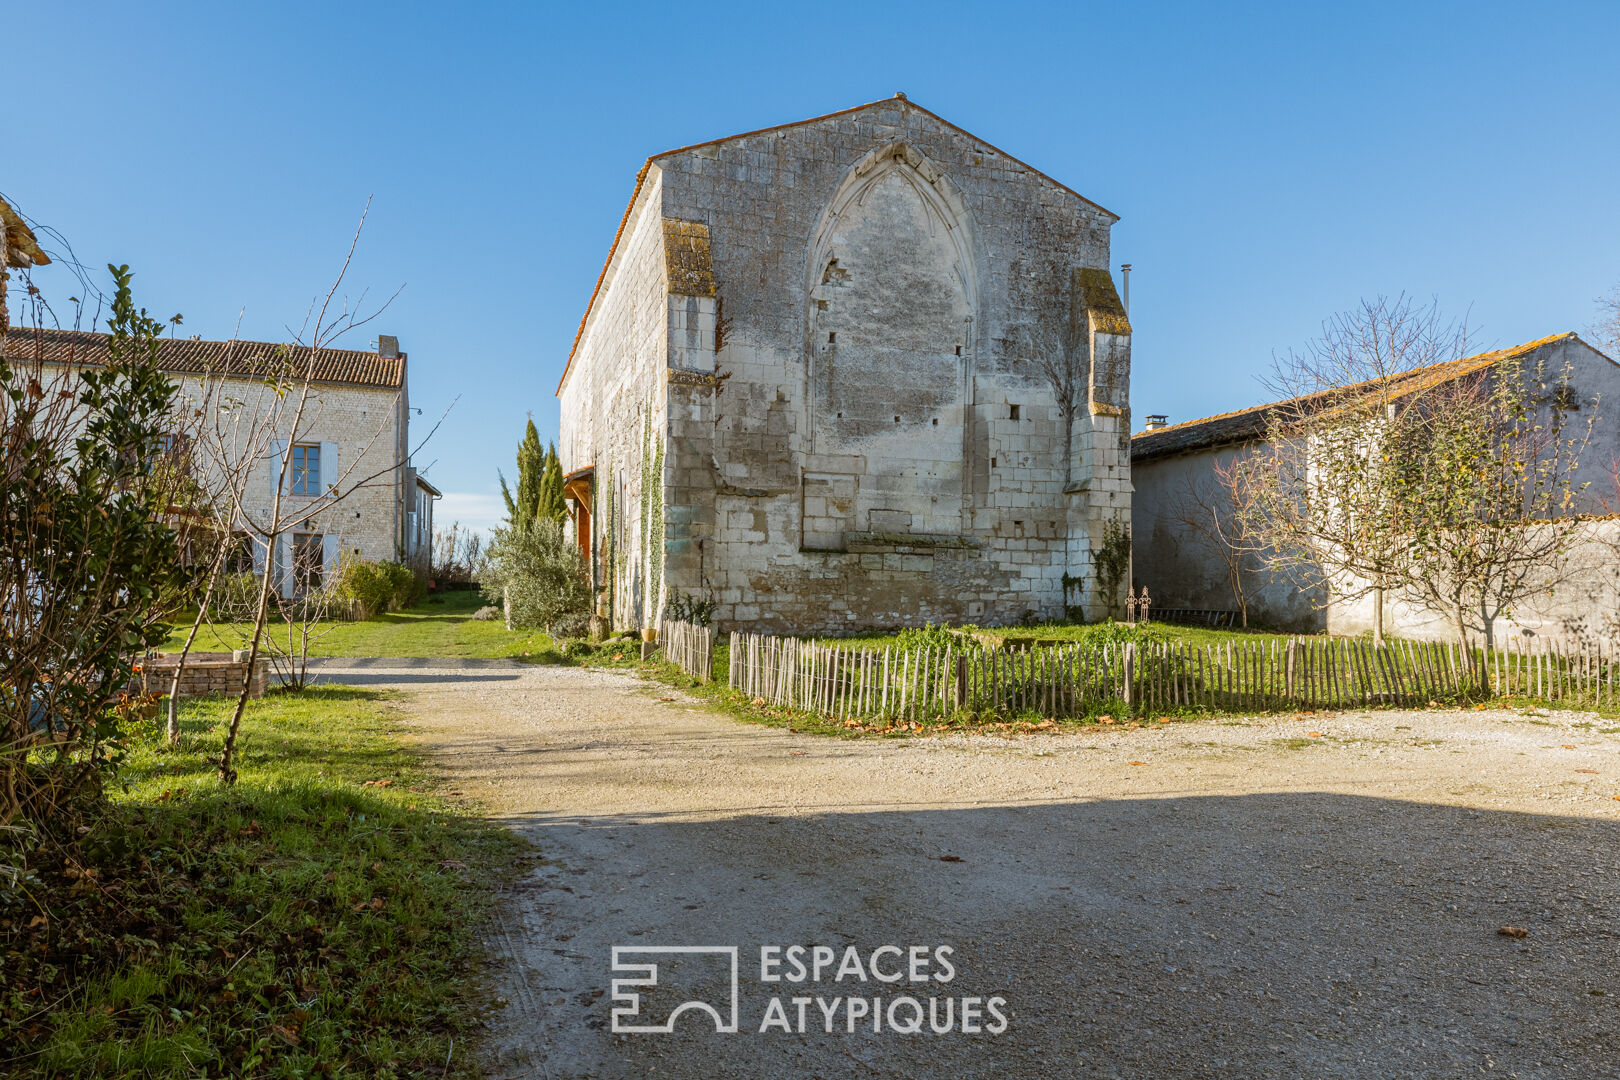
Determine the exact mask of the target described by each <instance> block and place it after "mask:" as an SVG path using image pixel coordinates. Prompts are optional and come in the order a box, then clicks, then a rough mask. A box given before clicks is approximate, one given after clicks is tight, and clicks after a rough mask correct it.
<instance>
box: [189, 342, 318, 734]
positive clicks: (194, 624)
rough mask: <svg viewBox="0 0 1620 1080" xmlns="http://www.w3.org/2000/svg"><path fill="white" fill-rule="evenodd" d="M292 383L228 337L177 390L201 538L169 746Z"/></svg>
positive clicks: (281, 368) (275, 364)
mask: <svg viewBox="0 0 1620 1080" xmlns="http://www.w3.org/2000/svg"><path fill="white" fill-rule="evenodd" d="M290 383H291V378H290V374H289V371H288V358H287V356H286V354H284V353H282V354H277V355H274V356H271V357H269V358H257V357H256V358H254V359H252V360H246V361H245V354H244V352H243V350H242V349H241V348H240V346H239V342H238V340H237V338H236V337H235V336H233V337H232V339H231V340H230V341H228V342H226V344H225V349H224V351H223V356H222V357H221V358H220V360H219V361H217V362H215V363H213V364H211V365H210V366H209V367H208V368H207V369H205V370H204V371H203V372H202V374H201V375H200V376H199V377H198V378H197V379H196V380H195V381H194V382H185V383H182V386H181V390H180V394H179V397H178V403H177V410H176V411H177V413H178V414H180V415H182V416H187V417H189V418H190V419H189V421H188V423H187V425H186V431H187V439H188V442H187V445H186V451H185V453H186V458H187V461H186V468H187V472H188V473H189V474H190V475H191V476H193V477H194V478H195V482H196V485H197V496H196V503H195V513H196V515H197V516H198V517H199V518H200V519H201V522H200V524H201V525H202V530H201V531H202V533H203V535H202V537H201V542H200V543H199V544H197V545H195V546H196V547H197V548H200V549H201V552H200V553H201V554H202V556H203V558H202V568H201V572H200V573H199V574H198V575H197V576H196V578H195V592H194V594H193V595H194V598H195V600H196V604H197V610H196V613H195V615H194V616H193V618H192V621H191V626H190V627H189V628H188V630H187V632H186V640H185V643H184V644H183V645H182V646H181V649H180V654H179V656H178V657H177V658H176V661H175V665H174V675H173V678H172V680H171V683H170V688H169V703H168V717H167V724H166V728H167V732H166V733H167V736H168V740H169V741H170V742H171V743H172V742H175V741H176V740H178V739H179V737H180V704H179V690H180V685H181V680H182V678H183V677H184V675H185V669H186V663H187V661H188V659H189V658H190V655H191V650H192V647H193V646H194V645H195V644H196V641H197V635H198V632H199V631H200V630H201V628H202V625H203V623H204V622H205V621H207V620H208V618H209V614H210V612H211V611H212V610H213V608H214V607H215V606H216V605H215V598H216V595H217V591H218V589H219V585H220V581H221V579H222V578H223V577H224V575H225V574H226V573H227V572H228V571H229V570H230V569H231V568H232V566H233V561H234V560H235V559H236V558H237V557H238V555H239V554H240V553H241V551H242V542H243V541H245V540H246V535H245V534H244V533H243V532H242V529H243V527H244V523H243V518H244V499H245V494H246V491H247V487H248V480H249V477H250V475H252V473H253V471H254V467H255V466H256V465H257V463H258V462H260V461H261V460H263V459H264V457H265V455H266V453H267V452H268V450H269V448H270V446H271V442H272V439H273V438H274V436H275V433H276V431H277V429H278V426H279V422H280V418H281V412H282V408H283V406H284V405H285V403H286V400H287V399H286V392H287V389H288V387H289V385H290ZM210 529H211V532H210V531H208V530H210Z"/></svg>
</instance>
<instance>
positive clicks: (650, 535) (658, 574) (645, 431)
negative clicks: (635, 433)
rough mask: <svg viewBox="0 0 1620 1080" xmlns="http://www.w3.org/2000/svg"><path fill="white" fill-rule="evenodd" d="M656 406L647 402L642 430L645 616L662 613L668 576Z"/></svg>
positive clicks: (661, 451)
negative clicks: (661, 590) (655, 434)
mask: <svg viewBox="0 0 1620 1080" xmlns="http://www.w3.org/2000/svg"><path fill="white" fill-rule="evenodd" d="M652 418H653V408H652V404H651V402H649V403H648V405H647V415H646V419H645V420H644V421H643V423H642V431H641V565H642V566H644V567H645V568H646V575H647V592H646V599H645V601H644V604H645V614H644V618H645V620H646V621H647V622H648V623H651V622H652V621H653V620H654V619H656V618H657V616H658V591H659V587H660V585H662V583H663V577H664V440H663V439H662V438H657V439H654V438H653V420H652Z"/></svg>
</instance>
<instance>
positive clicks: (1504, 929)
mask: <svg viewBox="0 0 1620 1080" xmlns="http://www.w3.org/2000/svg"><path fill="white" fill-rule="evenodd" d="M1496 932H1497V933H1498V934H1501V935H1502V936H1503V937H1529V936H1530V931H1528V930H1526V929H1525V928H1524V927H1522V926H1498V927H1497V928H1496Z"/></svg>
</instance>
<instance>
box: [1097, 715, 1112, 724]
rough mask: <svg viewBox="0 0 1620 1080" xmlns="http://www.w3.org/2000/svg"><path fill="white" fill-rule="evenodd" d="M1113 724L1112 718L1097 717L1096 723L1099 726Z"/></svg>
mask: <svg viewBox="0 0 1620 1080" xmlns="http://www.w3.org/2000/svg"><path fill="white" fill-rule="evenodd" d="M1113 722H1114V718H1113V717H1112V716H1099V717H1097V723H1099V724H1112V723H1113Z"/></svg>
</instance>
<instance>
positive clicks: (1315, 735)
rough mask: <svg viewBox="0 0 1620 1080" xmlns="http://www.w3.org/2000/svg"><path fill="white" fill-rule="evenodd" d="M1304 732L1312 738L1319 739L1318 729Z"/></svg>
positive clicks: (1320, 735)
mask: <svg viewBox="0 0 1620 1080" xmlns="http://www.w3.org/2000/svg"><path fill="white" fill-rule="evenodd" d="M1305 734H1306V735H1308V736H1310V737H1311V738H1313V739H1320V738H1321V737H1322V733H1321V732H1320V731H1307V732H1306V733H1305Z"/></svg>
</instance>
